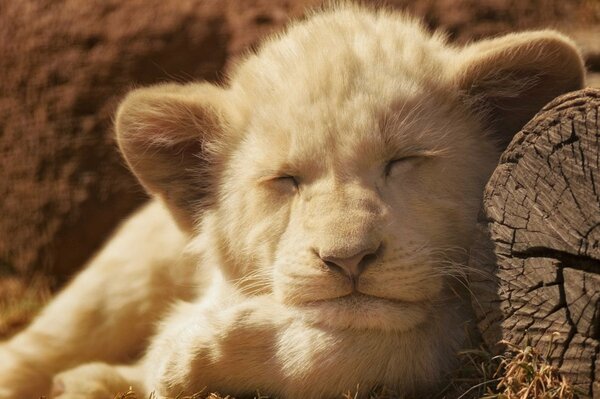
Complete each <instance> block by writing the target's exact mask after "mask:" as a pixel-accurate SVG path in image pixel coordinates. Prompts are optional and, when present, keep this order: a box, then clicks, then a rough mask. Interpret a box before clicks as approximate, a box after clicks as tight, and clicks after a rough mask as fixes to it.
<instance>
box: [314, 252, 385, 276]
mask: <svg viewBox="0 0 600 399" xmlns="http://www.w3.org/2000/svg"><path fill="white" fill-rule="evenodd" d="M320 257H321V259H322V260H323V261H324V262H325V265H327V267H328V268H329V269H330V270H332V271H334V272H338V273H344V274H346V275H347V276H348V277H350V278H351V279H352V280H356V279H357V278H358V276H360V274H361V273H362V272H363V271H364V270H365V269H366V268H367V266H369V265H370V264H371V263H373V262H374V261H375V259H376V258H377V251H370V250H367V251H361V252H359V253H357V254H356V255H352V256H350V257H348V258H339V257H334V256H320Z"/></svg>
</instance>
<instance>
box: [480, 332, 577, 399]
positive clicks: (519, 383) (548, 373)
mask: <svg viewBox="0 0 600 399" xmlns="http://www.w3.org/2000/svg"><path fill="white" fill-rule="evenodd" d="M552 338H553V336H552V337H551V341H550V345H549V350H550V349H552ZM504 344H505V345H506V346H507V347H508V348H509V354H508V355H505V356H502V357H500V358H499V359H500V365H499V367H498V370H497V371H496V373H495V376H496V377H498V385H497V386H496V389H495V391H490V392H489V393H488V394H487V395H485V396H484V397H483V398H482V399H529V398H532V399H534V398H535V399H573V398H576V397H577V395H576V392H575V389H574V388H573V387H572V386H571V385H570V384H569V383H568V381H567V380H565V379H564V377H562V376H561V375H560V373H559V371H558V368H557V367H555V366H552V365H551V364H549V363H548V362H547V360H546V359H547V357H548V353H550V351H548V353H546V355H543V354H541V353H540V352H539V351H538V350H537V349H536V348H535V347H533V346H531V341H530V340H529V338H527V343H526V345H525V346H524V347H523V348H519V347H516V346H515V345H513V344H511V343H510V342H504Z"/></svg>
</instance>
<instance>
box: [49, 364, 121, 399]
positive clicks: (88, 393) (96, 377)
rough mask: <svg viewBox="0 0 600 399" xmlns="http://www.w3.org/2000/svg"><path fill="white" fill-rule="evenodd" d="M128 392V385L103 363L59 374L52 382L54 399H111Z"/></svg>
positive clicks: (87, 365)
mask: <svg viewBox="0 0 600 399" xmlns="http://www.w3.org/2000/svg"><path fill="white" fill-rule="evenodd" d="M128 390H129V384H128V383H127V381H125V379H124V378H123V377H122V376H121V375H120V374H119V373H118V372H117V371H116V370H115V369H114V367H112V366H109V365H108V364H104V363H90V364H85V365H83V366H79V367H76V368H73V369H70V370H67V371H65V372H62V373H60V374H57V375H56V376H55V377H54V379H53V381H52V391H51V394H50V397H51V398H54V399H84V398H85V399H113V398H114V397H115V395H117V394H119V393H125V392H127V391H128Z"/></svg>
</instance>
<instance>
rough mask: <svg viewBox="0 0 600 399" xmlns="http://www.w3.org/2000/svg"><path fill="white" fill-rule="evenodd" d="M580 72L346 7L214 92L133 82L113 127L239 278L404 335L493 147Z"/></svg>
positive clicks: (252, 59) (422, 314)
mask: <svg viewBox="0 0 600 399" xmlns="http://www.w3.org/2000/svg"><path fill="white" fill-rule="evenodd" d="M582 79H583V68H582V61H581V58H580V55H579V54H578V52H577V50H576V49H575V48H574V46H573V45H572V44H571V42H570V41H568V40H567V39H565V38H564V37H563V36H561V35H559V34H557V33H554V32H550V31H541V32H530V33H521V34H513V35H508V36H504V37H500V38H497V39H491V40H486V41H482V42H479V43H475V44H472V45H469V46H467V47H464V48H456V47H452V46H450V45H448V44H447V43H446V42H445V40H444V37H443V36H441V35H437V34H434V35H432V34H429V33H427V32H426V31H425V30H424V29H423V28H422V27H421V25H420V24H419V23H417V22H415V21H413V20H411V19H409V18H407V17H406V16H403V15H398V14H392V13H389V12H382V11H379V12H373V11H367V10H364V9H361V8H357V7H352V6H345V7H342V8H339V9H336V10H331V11H328V12H324V13H321V14H318V15H315V16H313V17H312V18H310V19H308V21H306V22H301V23H298V24H296V25H293V26H291V27H290V28H289V30H288V31H287V32H286V33H285V34H283V35H282V36H279V37H275V38H272V39H271V40H270V41H268V42H266V43H265V44H264V45H263V46H262V48H261V49H260V50H259V51H258V52H257V53H256V54H253V55H250V56H248V57H247V58H246V59H245V60H244V61H243V62H241V63H240V64H239V66H238V67H237V68H236V70H235V71H234V72H233V73H232V74H231V77H230V80H229V83H228V84H227V85H226V86H224V87H219V86H216V85H212V84H208V83H199V84H188V85H176V84H164V85H158V86H154V87H150V88H146V89H139V90H136V91H134V92H132V93H131V94H129V95H128V97H127V98H126V99H125V101H124V102H123V104H122V105H121V107H120V109H119V113H118V117H117V133H118V140H119V145H120V147H121V149H122V151H123V154H124V156H125V158H126V159H127V161H128V163H129V165H130V167H131V169H132V170H133V171H134V173H135V174H136V175H137V176H138V177H139V179H140V181H141V182H142V184H143V185H144V186H145V187H146V188H147V189H148V190H149V191H150V192H152V193H154V194H155V195H157V196H159V197H161V198H162V199H163V200H164V201H165V202H166V203H167V205H168V206H169V208H170V210H171V211H172V213H173V216H174V217H175V218H176V220H177V221H178V223H179V224H180V226H181V227H182V228H184V229H188V230H190V231H191V230H194V228H195V227H196V233H197V234H198V235H199V237H202V238H203V239H205V240H208V241H209V242H210V246H211V247H212V251H213V252H214V253H213V255H212V256H213V259H218V262H219V263H220V264H221V265H222V269H223V270H224V272H225V275H226V276H227V277H228V278H230V279H232V280H233V279H240V278H243V283H242V284H241V287H242V288H244V287H245V288H246V290H248V291H252V292H255V293H256V292H260V293H272V294H273V295H274V296H275V298H276V299H277V300H279V301H281V302H282V303H285V304H287V305H289V306H294V307H298V308H301V309H303V310H306V314H307V315H308V316H307V317H309V318H310V317H314V318H315V319H316V320H317V321H319V322H322V323H327V324H330V325H334V326H338V327H353V328H378V329H396V330H406V329H410V328H413V327H414V326H415V325H418V324H420V323H422V322H423V321H425V319H426V318H427V317H428V315H430V314H431V312H432V310H433V309H436V308H439V306H440V304H443V303H446V302H447V301H448V300H449V298H451V297H452V296H453V295H455V294H454V293H451V292H452V290H451V286H452V284H451V281H452V278H454V277H457V275H460V274H461V272H462V269H461V267H460V264H461V262H463V261H464V259H463V257H464V255H465V250H466V249H467V248H468V246H469V243H470V239H471V233H472V230H473V227H474V221H475V216H476V213H477V210H478V205H479V201H480V196H481V192H482V189H483V186H484V184H485V182H486V180H487V178H488V176H489V174H490V173H491V171H492V169H493V168H494V166H495V164H496V160H497V157H498V155H499V152H500V151H501V149H502V146H503V145H505V144H506V143H507V142H508V141H509V140H510V139H511V138H512V136H513V134H514V133H516V132H517V131H518V130H519V129H520V128H521V127H522V126H523V125H524V123H525V122H527V120H528V119H530V118H531V117H532V116H533V115H534V114H535V113H536V112H537V111H538V110H539V109H540V108H541V107H542V106H543V105H544V104H545V103H546V102H548V101H549V100H551V99H552V98H554V97H555V96H557V95H559V94H561V93H564V92H567V91H570V90H575V89H578V88H580V87H581V86H582Z"/></svg>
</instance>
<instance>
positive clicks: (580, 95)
mask: <svg viewBox="0 0 600 399" xmlns="http://www.w3.org/2000/svg"><path fill="white" fill-rule="evenodd" d="M599 113H600V90H597V89H586V90H582V91H578V92H573V93H569V94H567V95H564V96H562V97H560V98H557V99H556V100H554V101H553V102H551V103H550V104H548V105H547V106H546V107H545V108H544V109H543V110H542V111H540V113H538V115H537V116H536V117H535V118H534V119H533V120H531V122H529V123H528V124H527V125H526V126H525V127H524V128H523V129H522V130H521V132H520V133H518V134H517V135H516V136H515V138H514V139H513V141H512V142H511V144H510V145H509V146H508V148H507V150H506V151H505V152H504V154H503V155H502V157H501V159H500V163H499V165H498V167H497V169H496V171H495V172H494V174H493V175H492V177H491V179H490V181H489V182H488V185H487V187H486V190H485V193H484V198H483V207H482V211H481V213H480V217H479V222H478V227H477V233H476V237H475V240H474V245H473V247H472V250H471V259H470V265H471V266H473V267H476V268H477V269H480V270H484V271H485V272H487V273H486V274H489V275H490V276H493V277H490V278H482V277H481V273H479V274H478V275H473V276H472V278H471V280H472V281H471V289H472V292H473V294H474V296H473V306H474V309H475V313H476V315H477V319H478V326H479V329H480V331H481V333H482V336H483V339H484V341H485V342H486V343H487V344H488V345H489V346H490V347H491V348H492V349H494V350H496V351H501V350H502V349H503V348H502V347H501V345H500V344H499V341H500V340H507V341H509V342H512V343H513V344H516V345H522V344H524V343H525V340H526V339H527V337H529V339H531V342H532V343H533V345H535V346H537V347H538V348H540V349H541V350H543V351H548V353H549V360H550V361H551V362H552V364H555V365H557V366H558V367H559V369H560V371H561V374H562V375H563V376H564V377H566V378H567V379H568V380H569V381H570V382H571V383H572V384H573V385H574V387H575V388H577V389H578V390H579V391H581V392H583V393H585V394H586V395H588V396H590V397H594V398H600V356H599V353H598V352H599V350H600V305H599V299H600V173H599V169H600V125H599V123H600V120H599ZM553 333H557V334H555V338H554V341H553V344H552V345H551V347H549V346H550V340H551V339H552V338H551V337H552V334H553Z"/></svg>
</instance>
